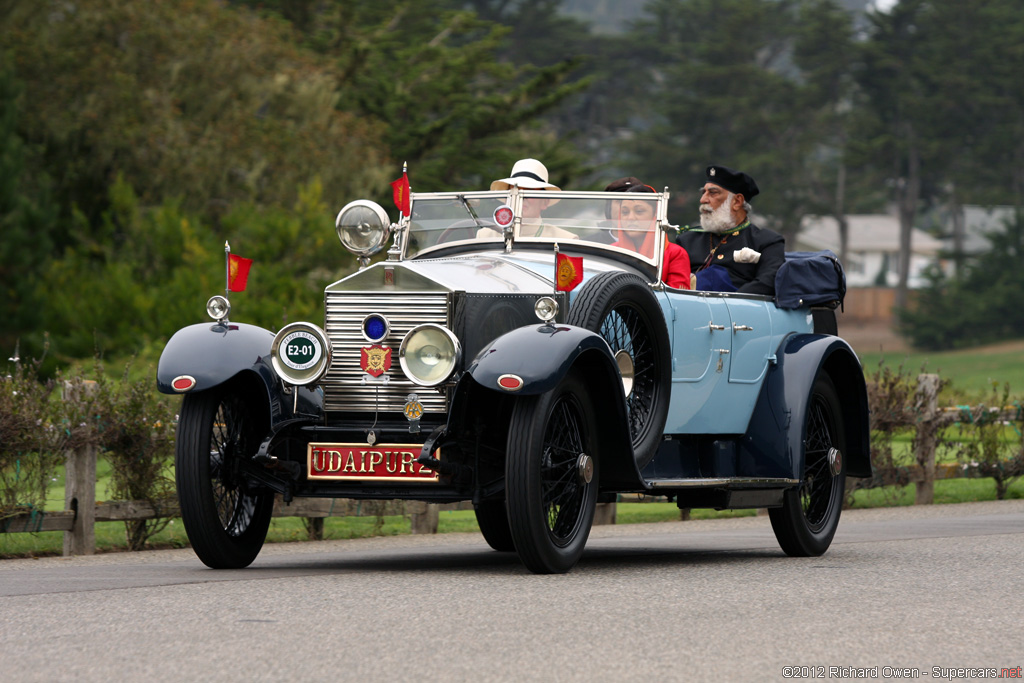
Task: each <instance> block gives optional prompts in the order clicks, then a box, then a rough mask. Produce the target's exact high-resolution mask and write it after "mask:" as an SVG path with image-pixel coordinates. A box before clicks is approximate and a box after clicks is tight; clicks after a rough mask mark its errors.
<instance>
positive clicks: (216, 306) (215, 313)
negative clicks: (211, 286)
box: [206, 294, 231, 321]
mask: <svg viewBox="0 0 1024 683" xmlns="http://www.w3.org/2000/svg"><path fill="white" fill-rule="evenodd" d="M230 312H231V303H230V302H228V300H227V299H226V298H225V297H222V296H221V295H220V294H218V295H217V296H211V297H210V300H209V301H207V302H206V315H208V316H210V317H211V318H213V319H214V320H217V321H220V320H223V319H224V318H226V317H228V313H230Z"/></svg>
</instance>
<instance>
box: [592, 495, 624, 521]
mask: <svg viewBox="0 0 1024 683" xmlns="http://www.w3.org/2000/svg"><path fill="white" fill-rule="evenodd" d="M617 512H618V509H617V507H616V504H615V502H614V501H613V502H611V503H598V504H597V506H596V507H595V508H594V526H597V525H598V524H615V518H616V516H617Z"/></svg>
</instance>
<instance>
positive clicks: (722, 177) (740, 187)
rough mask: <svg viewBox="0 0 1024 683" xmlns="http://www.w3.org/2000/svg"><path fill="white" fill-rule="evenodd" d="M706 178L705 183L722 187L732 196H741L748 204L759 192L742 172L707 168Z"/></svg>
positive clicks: (750, 179) (718, 167) (724, 168)
mask: <svg viewBox="0 0 1024 683" xmlns="http://www.w3.org/2000/svg"><path fill="white" fill-rule="evenodd" d="M707 176H708V180H707V182H709V183H713V184H715V185H718V186H719V187H724V188H725V189H727V190H729V192H732V193H734V194H741V195H743V198H744V199H746V200H747V201H748V202H749V201H750V200H751V199H753V198H754V197H756V196H757V193H758V192H760V190H758V189H757V183H755V182H754V179H753V178H751V177H750V176H748V175H747V174H746V173H743V172H742V171H734V170H732V169H731V168H726V167H725V166H708V168H707Z"/></svg>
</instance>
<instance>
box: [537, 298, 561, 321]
mask: <svg viewBox="0 0 1024 683" xmlns="http://www.w3.org/2000/svg"><path fill="white" fill-rule="evenodd" d="M533 312H534V313H535V314H536V315H537V317H538V318H539V319H541V320H543V321H544V322H548V321H550V320H554V318H555V316H556V315H558V302H557V301H555V300H554V299H553V298H551V297H550V296H542V297H541V298H539V299H537V301H536V302H535V303H534V304H533Z"/></svg>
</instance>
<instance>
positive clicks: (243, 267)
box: [228, 254, 252, 292]
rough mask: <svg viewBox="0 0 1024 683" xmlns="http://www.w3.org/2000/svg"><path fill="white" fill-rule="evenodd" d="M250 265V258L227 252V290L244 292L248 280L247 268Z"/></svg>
mask: <svg viewBox="0 0 1024 683" xmlns="http://www.w3.org/2000/svg"><path fill="white" fill-rule="evenodd" d="M251 267H252V259H251V258H242V257H241V256H235V255H234V254H228V290H229V291H232V292H244V291H245V285H246V283H247V282H248V280H249V268H251Z"/></svg>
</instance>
